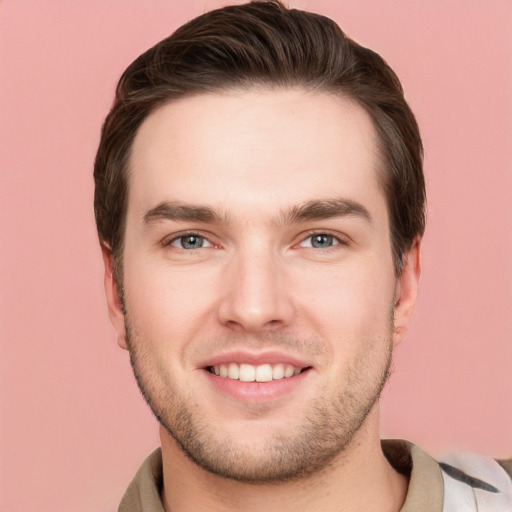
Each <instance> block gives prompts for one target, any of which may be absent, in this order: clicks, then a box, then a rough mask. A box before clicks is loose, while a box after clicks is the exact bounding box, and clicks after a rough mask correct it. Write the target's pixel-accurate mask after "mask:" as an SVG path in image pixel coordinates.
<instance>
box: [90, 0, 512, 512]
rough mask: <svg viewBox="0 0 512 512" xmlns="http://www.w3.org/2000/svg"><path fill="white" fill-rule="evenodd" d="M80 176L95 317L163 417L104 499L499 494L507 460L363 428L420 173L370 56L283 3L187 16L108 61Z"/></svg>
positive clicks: (488, 503) (400, 499)
mask: <svg viewBox="0 0 512 512" xmlns="http://www.w3.org/2000/svg"><path fill="white" fill-rule="evenodd" d="M95 180H96V194H95V212H96V219H97V225H98V232H99V237H100V241H101V246H102V251H103V257H104V262H105V287H106V294H107V301H108V305H109V312H110V317H111V320H112V322H113V324H114V326H115V328H116V330H117V333H118V340H119V344H120V345H121V347H123V348H125V349H127V350H129V352H130V358H131V363H132V367H133V370H134V374H135V377H136V379H137V382H138V384H139V387H140V389H141V391H142V393H143V395H144V397H145V398H146V400H147V402H148V404H149V405H150V407H151V408H152V410H153V412H154V414H155V416H156V417H157V419H158V420H159V422H160V425H161V427H160V433H161V443H162V447H161V450H157V451H156V452H154V453H153V454H152V455H151V456H150V457H149V458H148V459H147V460H146V461H145V462H144V464H143V465H142V467H141V469H140V470H139V472H138V474H137V476H136V477H135V479H134V481H133V482H132V484H131V485H130V487H129V488H128V490H127V492H126V494H125V496H124V498H123V501H122V503H121V505H120V509H119V510H121V511H139V510H144V511H162V510H166V511H167V512H169V511H173V512H180V511H183V510H194V511H201V510H219V511H220V510H222V511H228V510H267V511H273V510H280V511H283V510H284V511H286V510H292V509H293V510H295V511H297V510H299V511H310V510H315V511H322V510H325V511H336V510H340V511H341V510H365V511H368V510H375V511H398V510H402V511H403V512H407V511H422V510H425V511H427V510H428V511H445V512H449V511H462V510H468V511H469V510H493V511H494V510H496V511H498V510H499V511H510V510H512V483H511V480H510V476H509V475H510V473H511V472H512V468H511V462H510V461H508V462H506V461H505V462H503V461H502V462H501V463H497V462H495V461H493V460H491V459H487V458H484V457H479V456H468V455H467V456H461V457H459V458H458V459H456V460H454V461H453V462H452V463H450V464H446V463H443V464H438V463H437V462H436V461H434V460H433V459H432V458H430V457H429V456H428V455H427V454H425V453H424V452H423V451H422V450H421V449H420V448H419V447H417V446H414V445H412V444H409V443H406V442H397V441H384V442H382V443H381V441H380V439H379V410H378V399H379V395H380V392H381V391H382V388H383V386H384V385H385V382H386V380H387V378H388V374H389V367H390V364H391V359H392V353H393V348H394V346H396V345H397V344H398V343H400V341H401V340H402V339H403V338H404V336H405V334H406V332H407V329H408V326H409V323H410V320H411V316H412V312H413V309H414V304H415V300H416V294H417V286H418V279H419V274H420V243H421V238H422V235H423V231H424V209H425V191H424V180H423V172H422V145H421V139H420V135H419V131H418V127H417V124H416V121H415V119H414V116H413V114H412V112H411V111H410V109H409V107H408V105H407V104H406V102H405V100H404V97H403V94H402V89H401V86H400V83H399V81H398V79H397V77H396V76H395V74H394V73H393V71H392V70H391V69H390V68H389V67H388V66H387V65H386V63H385V62H384V61H383V60H382V59H381V58H380V57H379V56H378V55H377V54H375V53H374V52H372V51H370V50H368V49H365V48H363V47H361V46H359V45H358V44H356V43H354V42H353V41H351V40H350V39H348V38H347V37H346V36H345V35H344V34H343V33H342V32H341V30H340V29H339V28H338V27H337V25H335V23H334V22H332V21H331V20H328V19H326V18H324V17H321V16H318V15H313V14H310V13H305V12H301V11H297V10H288V9H286V8H285V7H284V6H282V5H281V4H280V3H278V2H277V1H267V2H253V3H251V4H248V5H243V6H231V7H226V8H224V9H220V10H217V11H213V12H210V13H207V14H205V15H203V16H200V17H199V18H196V19H195V20H193V21H191V22H190V23H188V24H187V25H185V26H183V27H181V28H180V29H178V30H177V31H176V32H175V33H174V34H173V35H172V36H171V37H169V38H168V39H165V40H164V41H162V42H160V43H159V44H157V45H156V46H155V47H154V48H152V49H150V50H148V51H147V52H146V53H145V54H143V55H141V56H140V57H139V58H138V59H137V60H136V61H135V62H134V63H133V64H132V65H131V66H130V67H129V68H128V69H127V70H126V72H125V73H124V75H123V76H122V78H121V80H120V83H119V86H118V90H117V95H116V100H115V103H114V106H113V108H112V111H111V112H110V114H109V116H108V117H107V119H106V121H105V125H104V128H103V132H102V139H101V142H100V147H99V150H98V155H97V159H96V164H95Z"/></svg>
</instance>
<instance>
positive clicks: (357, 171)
mask: <svg viewBox="0 0 512 512" xmlns="http://www.w3.org/2000/svg"><path fill="white" fill-rule="evenodd" d="M379 168H380V158H379V153H378V145H377V143H376V133H375V129H374V127H373V124H372V122H371V119H370V118H369V116H368V114H367V113H366V112H365V111H364V109H362V108H361V107H360V106H358V105H357V104H355V103H354V102H353V101H351V100H348V99H346V98H342V97H339V96H333V95H328V94H326V93H319V92H310V91H304V90H300V89H284V90H263V91H261V90H258V91H256V90H254V91H244V92H224V93H215V94H202V95H197V96H192V97H187V98H183V99H180V100H177V101H174V102H171V103H168V104H166V105H164V106H162V107H160V108H159V109H157V110H156V111H155V112H153V113H152V114H151V115H150V116H149V117H148V118H147V119H146V120H145V121H144V122H143V123H142V125H141V127H140V129H139V131H138V133H137V135H136V137H135V141H134V146H133V151H132V155H131V161H130V175H129V201H128V210H129V212H130V210H132V211H133V210H135V211H137V212H138V214H143V213H144V211H147V209H149V208H150V207H154V206H155V205H156V204H158V202H162V201H176V200H178V201H185V202H190V203H200V204H211V205H212V206H213V207H218V206H223V207H225V208H226V209H228V208H230V207H233V208H237V207H240V208H242V209H245V210H248V209H252V210H253V211H254V212H256V211H258V209H261V211H262V212H263V211H265V212H266V211H269V209H272V208H274V207H275V209H276V210H277V209H279V208H286V207H288V206H289V205H290V204H293V203H296V202H303V201H307V200H311V199H315V198H328V197H329V196H332V197H346V198H347V199H357V200H358V201H364V202H366V203H367V205H368V203H369V204H370V206H372V204H374V203H378V204H375V205H374V206H375V207H376V208H377V207H378V208H380V207H382V204H383V195H382V191H381V188H380V186H379V180H378V175H379Z"/></svg>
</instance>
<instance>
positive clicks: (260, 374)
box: [256, 364, 272, 382]
mask: <svg viewBox="0 0 512 512" xmlns="http://www.w3.org/2000/svg"><path fill="white" fill-rule="evenodd" d="M256 380H257V381H258V382H269V381H271V380H272V366H270V365H269V364H262V365H261V366H257V367H256Z"/></svg>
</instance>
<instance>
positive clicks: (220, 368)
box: [206, 363, 309, 382]
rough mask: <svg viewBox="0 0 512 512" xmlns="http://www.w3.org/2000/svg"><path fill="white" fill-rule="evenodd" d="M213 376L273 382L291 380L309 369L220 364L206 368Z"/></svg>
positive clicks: (265, 365)
mask: <svg viewBox="0 0 512 512" xmlns="http://www.w3.org/2000/svg"><path fill="white" fill-rule="evenodd" d="M206 369H207V370H208V371H209V372H210V373H212V374H213V375H217V376H218V377H224V378H227V379H233V380H240V381H242V382H270V381H272V380H280V379H289V378H290V377H293V376H295V375H299V374H300V373H302V372H303V371H305V370H307V369H309V367H307V368H297V367H296V366H292V365H291V364H283V363H278V364H261V365H257V366H256V365H252V364H244V363H242V364H238V363H229V364H219V365H215V366H208V367H207V368H206Z"/></svg>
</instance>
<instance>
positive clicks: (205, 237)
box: [162, 231, 216, 251]
mask: <svg viewBox="0 0 512 512" xmlns="http://www.w3.org/2000/svg"><path fill="white" fill-rule="evenodd" d="M191 237H196V238H201V239H203V240H206V241H207V242H208V243H209V244H210V246H215V245H216V244H214V243H213V242H212V241H211V240H210V239H209V235H206V234H205V233H200V232H198V231H186V232H184V233H180V234H178V235H175V236H173V237H172V238H171V239H167V240H164V241H163V243H162V245H163V246H164V247H168V246H171V247H174V246H173V242H176V241H178V240H180V239H184V238H191ZM201 247H202V246H201ZM201 247H199V249H200V248H201ZM176 249H181V250H183V251H190V250H192V249H185V248H184V247H176Z"/></svg>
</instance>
